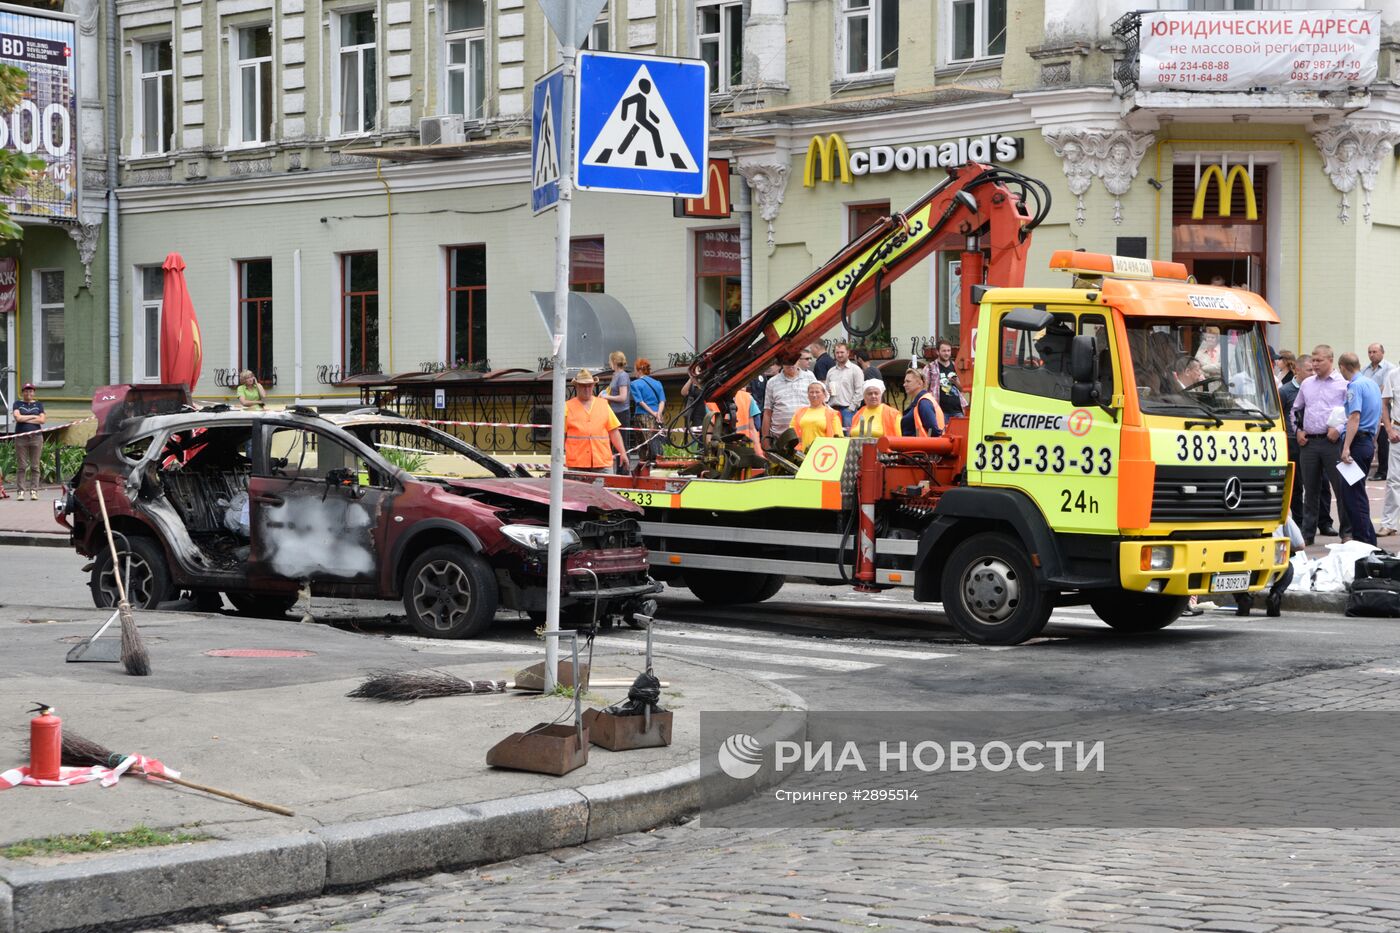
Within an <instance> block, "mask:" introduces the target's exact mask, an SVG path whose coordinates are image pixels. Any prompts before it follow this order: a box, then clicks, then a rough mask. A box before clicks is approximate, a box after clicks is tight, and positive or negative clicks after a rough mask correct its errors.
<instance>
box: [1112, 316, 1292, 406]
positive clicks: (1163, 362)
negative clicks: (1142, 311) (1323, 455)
mask: <svg viewBox="0 0 1400 933" xmlns="http://www.w3.org/2000/svg"><path fill="white" fill-rule="evenodd" d="M1128 352H1129V353H1130V354H1131V356H1132V362H1133V374H1134V377H1135V379H1136V382H1137V392H1138V401H1139V404H1140V405H1141V406H1142V410H1143V411H1144V412H1145V413H1147V414H1173V415H1176V414H1182V413H1186V412H1192V411H1196V412H1208V413H1209V414H1210V415H1211V416H1213V417H1214V418H1219V419H1223V420H1230V419H1250V418H1253V419H1256V420H1257V419H1260V418H1263V419H1266V420H1273V419H1275V418H1277V417H1278V390H1277V388H1276V387H1275V385H1274V380H1273V373H1272V371H1271V368H1270V366H1269V363H1268V352H1267V347H1266V345H1265V342H1264V335H1263V333H1262V332H1261V330H1260V328H1259V325H1257V324H1255V323H1252V322H1251V323H1240V324H1229V323H1223V322H1221V321H1209V320H1191V319H1179V320H1172V321H1170V322H1162V321H1134V320H1130V321H1128Z"/></svg>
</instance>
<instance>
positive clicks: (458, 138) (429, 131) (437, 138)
mask: <svg viewBox="0 0 1400 933" xmlns="http://www.w3.org/2000/svg"><path fill="white" fill-rule="evenodd" d="M466 141H467V129H466V124H465V122H464V121H463V119H462V115H461V114H457V113H448V114H443V115H442V116H438V117H424V118H423V119H421V120H419V121H418V143H419V145H422V146H433V145H436V144H438V143H464V142H466Z"/></svg>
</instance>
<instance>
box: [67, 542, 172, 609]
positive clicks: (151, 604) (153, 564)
mask: <svg viewBox="0 0 1400 933" xmlns="http://www.w3.org/2000/svg"><path fill="white" fill-rule="evenodd" d="M117 540H118V541H121V542H122V543H121V544H119V545H118V546H117V555H118V557H119V558H120V559H121V563H122V565H123V568H125V565H126V563H127V554H128V553H129V554H130V556H131V569H130V581H129V582H130V585H129V587H128V589H127V602H128V603H129V604H130V605H131V608H133V609H154V608H156V607H157V606H159V605H160V604H161V603H163V602H168V601H169V600H171V599H174V598H175V587H174V586H173V585H172V583H171V581H170V570H169V568H168V567H167V565H166V563H165V552H164V551H163V550H161V546H160V545H159V544H158V543H156V542H155V541H154V540H153V539H151V538H148V537H146V536H145V535H135V534H133V535H122V536H121V537H119V538H118V539H117ZM123 573H126V570H125V569H123ZM88 591H89V592H91V593H92V603H93V605H94V606H96V607H97V608H98V609H113V608H115V607H116V605H117V601H118V599H119V597H118V595H117V584H116V577H115V576H113V574H112V552H111V549H110V548H101V549H100V550H99V551H98V552H97V557H96V558H95V559H94V560H93V562H92V571H91V573H90V574H89V575H88Z"/></svg>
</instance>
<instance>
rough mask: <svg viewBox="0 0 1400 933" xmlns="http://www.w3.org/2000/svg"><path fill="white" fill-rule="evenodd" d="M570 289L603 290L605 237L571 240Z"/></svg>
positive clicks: (573, 290)
mask: <svg viewBox="0 0 1400 933" xmlns="http://www.w3.org/2000/svg"><path fill="white" fill-rule="evenodd" d="M569 291H571V292H601V291H603V238H602V237H600V236H599V237H582V238H579V239H577V240H570V241H569Z"/></svg>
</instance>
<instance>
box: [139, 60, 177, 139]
mask: <svg viewBox="0 0 1400 933" xmlns="http://www.w3.org/2000/svg"><path fill="white" fill-rule="evenodd" d="M136 59H137V63H138V65H139V67H140V72H139V74H138V75H137V84H138V85H139V90H138V93H137V95H136V107H135V110H136V113H135V117H136V126H137V132H138V140H137V145H136V148H137V149H138V150H139V151H140V152H141V153H142V154H145V155H153V154H156V153H161V152H169V151H170V150H171V148H173V145H174V136H175V69H174V56H173V54H172V53H171V47H170V40H169V39H160V40H157V41H155V42H141V43H138V44H137V46H136Z"/></svg>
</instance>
